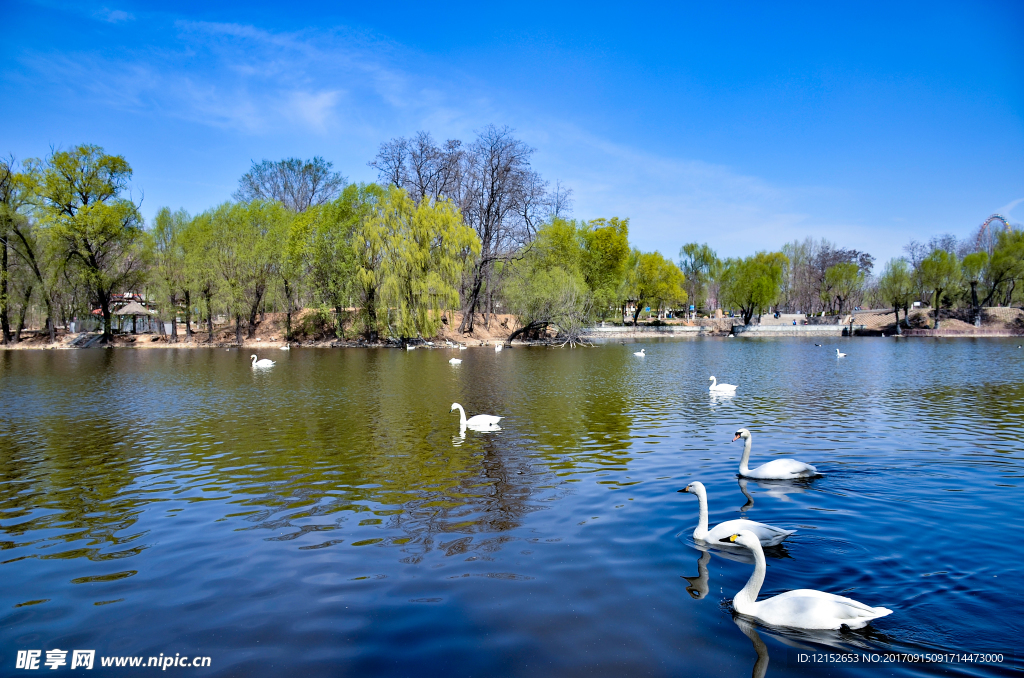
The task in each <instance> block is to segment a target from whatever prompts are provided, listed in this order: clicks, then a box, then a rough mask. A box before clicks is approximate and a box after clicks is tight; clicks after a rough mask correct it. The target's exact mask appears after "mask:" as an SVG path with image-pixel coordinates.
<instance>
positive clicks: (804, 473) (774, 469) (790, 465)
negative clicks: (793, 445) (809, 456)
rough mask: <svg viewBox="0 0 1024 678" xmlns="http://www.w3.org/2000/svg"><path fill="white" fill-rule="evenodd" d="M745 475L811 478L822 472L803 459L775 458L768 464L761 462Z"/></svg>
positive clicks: (780, 478) (752, 476)
mask: <svg viewBox="0 0 1024 678" xmlns="http://www.w3.org/2000/svg"><path fill="white" fill-rule="evenodd" d="M745 475H747V476H748V477H750V478H763V479H766V480H770V479H779V480H785V479H788V478H810V477H811V476H816V475H820V474H819V473H818V469H816V468H814V467H813V466H811V465H810V464H805V463H804V462H802V461H797V460H796V459H775V460H773V461H770V462H768V463H766V464H761V465H760V466H758V467H757V468H755V469H752V470H751V471H750V472H749V473H747V474H745Z"/></svg>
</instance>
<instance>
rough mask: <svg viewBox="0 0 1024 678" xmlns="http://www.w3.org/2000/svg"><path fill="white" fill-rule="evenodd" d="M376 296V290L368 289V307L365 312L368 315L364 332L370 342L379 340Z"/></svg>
mask: <svg viewBox="0 0 1024 678" xmlns="http://www.w3.org/2000/svg"><path fill="white" fill-rule="evenodd" d="M375 296H376V295H375V291H374V290H367V292H366V309H365V310H364V312H363V313H364V315H365V316H366V327H365V328H363V333H364V334H365V335H366V340H367V341H370V342H375V341H377V308H376V298H375Z"/></svg>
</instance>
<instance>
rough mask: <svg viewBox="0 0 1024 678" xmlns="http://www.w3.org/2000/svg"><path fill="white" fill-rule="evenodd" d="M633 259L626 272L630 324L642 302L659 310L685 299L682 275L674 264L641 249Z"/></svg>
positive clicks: (642, 304)
mask: <svg viewBox="0 0 1024 678" xmlns="http://www.w3.org/2000/svg"><path fill="white" fill-rule="evenodd" d="M635 261H636V266H635V267H634V268H633V270H631V271H630V278H629V279H630V289H631V296H632V297H633V299H634V300H635V301H636V310H634V311H633V324H634V325H635V324H636V322H637V319H638V318H639V317H640V310H641V309H642V308H643V307H644V304H651V305H652V306H654V307H656V309H657V310H659V311H660V310H661V308H662V307H663V306H667V305H672V304H682V303H685V302H686V298H687V297H686V290H685V289H683V284H684V283H685V282H686V276H684V275H683V272H682V271H681V270H679V267H678V266H676V265H675V264H674V263H673V262H671V261H669V260H668V259H666V258H665V257H663V256H662V255H661V253H659V252H641V253H639V254H638V255H637V256H636V258H635Z"/></svg>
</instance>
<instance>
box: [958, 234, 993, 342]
mask: <svg viewBox="0 0 1024 678" xmlns="http://www.w3.org/2000/svg"><path fill="white" fill-rule="evenodd" d="M987 267H988V252H973V253H971V254H968V255H967V256H965V257H964V259H963V261H962V262H961V268H962V270H963V277H964V280H965V281H967V284H968V285H970V288H971V315H972V316H973V321H974V325H975V327H981V307H980V306H979V305H978V283H980V282H981V279H982V276H983V275H984V273H985V269H986V268H987Z"/></svg>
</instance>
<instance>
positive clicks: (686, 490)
mask: <svg viewBox="0 0 1024 678" xmlns="http://www.w3.org/2000/svg"><path fill="white" fill-rule="evenodd" d="M676 492H689V490H688V489H686V488H685V487H684V488H683V489H681V490H676Z"/></svg>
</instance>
